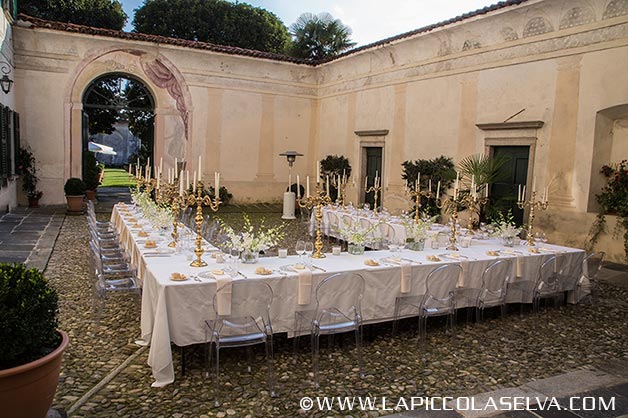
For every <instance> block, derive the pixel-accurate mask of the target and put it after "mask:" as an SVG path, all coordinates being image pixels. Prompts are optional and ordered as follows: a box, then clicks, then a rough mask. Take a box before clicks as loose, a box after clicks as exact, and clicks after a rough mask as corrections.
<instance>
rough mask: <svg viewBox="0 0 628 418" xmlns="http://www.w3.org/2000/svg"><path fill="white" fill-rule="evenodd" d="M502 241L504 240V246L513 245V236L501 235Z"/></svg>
mask: <svg viewBox="0 0 628 418" xmlns="http://www.w3.org/2000/svg"><path fill="white" fill-rule="evenodd" d="M502 241H504V246H505V247H514V246H515V237H502Z"/></svg>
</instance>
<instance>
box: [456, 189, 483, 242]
mask: <svg viewBox="0 0 628 418" xmlns="http://www.w3.org/2000/svg"><path fill="white" fill-rule="evenodd" d="M487 187H488V186H487ZM488 202H489V198H488V197H479V196H478V195H477V193H475V194H474V193H468V194H465V195H464V196H462V197H460V204H462V206H466V207H467V209H469V221H468V224H467V229H468V231H467V235H473V214H475V213H477V215H478V219H479V218H480V209H481V208H482V206H484V205H486V204H487V203H488Z"/></svg>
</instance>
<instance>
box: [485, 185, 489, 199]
mask: <svg viewBox="0 0 628 418" xmlns="http://www.w3.org/2000/svg"><path fill="white" fill-rule="evenodd" d="M484 187H485V189H484V197H486V198H488V183H486V184H485V186H484Z"/></svg>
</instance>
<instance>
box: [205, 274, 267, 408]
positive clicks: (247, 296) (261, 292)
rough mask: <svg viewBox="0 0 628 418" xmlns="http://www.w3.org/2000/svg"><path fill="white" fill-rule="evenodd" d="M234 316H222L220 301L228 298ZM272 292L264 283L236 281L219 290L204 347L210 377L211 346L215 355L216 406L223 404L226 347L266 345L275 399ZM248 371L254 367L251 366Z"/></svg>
mask: <svg viewBox="0 0 628 418" xmlns="http://www.w3.org/2000/svg"><path fill="white" fill-rule="evenodd" d="M229 294H231V312H229V314H228V315H220V313H219V308H218V298H220V297H226V298H229ZM272 301H273V290H272V288H271V287H270V286H269V285H268V284H267V283H265V282H262V281H258V280H234V281H232V282H230V283H228V284H225V285H223V286H221V287H220V288H218V289H217V290H216V294H215V295H214V298H213V302H212V307H213V312H212V319H209V320H207V321H205V324H206V328H205V343H206V346H207V347H208V349H209V352H208V354H207V374H208V375H209V373H210V370H211V361H212V357H213V356H212V350H211V348H212V344H213V345H214V348H215V352H216V373H215V381H214V390H215V401H214V403H215V405H216V406H219V405H220V403H221V392H220V389H221V385H220V350H221V349H222V348H227V347H248V346H252V345H256V344H262V343H263V344H265V346H266V362H267V366H268V387H269V390H270V394H271V396H275V372H274V366H273V329H272V325H271V322H270V305H271V304H272ZM248 369H249V371H250V369H251V367H250V366H249V368H248Z"/></svg>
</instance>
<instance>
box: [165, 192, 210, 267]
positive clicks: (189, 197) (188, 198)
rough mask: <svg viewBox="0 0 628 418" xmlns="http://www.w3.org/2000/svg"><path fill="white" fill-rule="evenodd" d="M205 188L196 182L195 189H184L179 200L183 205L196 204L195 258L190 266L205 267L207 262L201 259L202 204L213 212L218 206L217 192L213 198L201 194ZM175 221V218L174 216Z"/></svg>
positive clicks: (202, 251)
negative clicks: (190, 190)
mask: <svg viewBox="0 0 628 418" xmlns="http://www.w3.org/2000/svg"><path fill="white" fill-rule="evenodd" d="M204 190H205V186H204V185H203V182H202V181H200V180H199V181H197V182H196V190H194V191H192V192H189V191H187V190H186V191H184V192H183V195H182V196H181V197H182V199H181V201H182V202H183V206H184V207H187V206H196V217H195V218H194V223H195V224H196V248H194V254H196V260H193V261H192V262H191V263H190V266H192V267H205V266H206V265H207V263H206V262H205V261H203V259H202V257H203V253H204V252H205V250H203V237H202V236H201V229H202V226H203V206H207V207H209V208H210V209H211V210H212V211H213V212H217V211H218V207H219V206H220V203H221V202H220V198H219V197H218V193H217V192H216V195H215V196H214V200H213V201H212V199H211V198H210V197H209V196H203V191H204ZM175 222H176V218H175Z"/></svg>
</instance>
